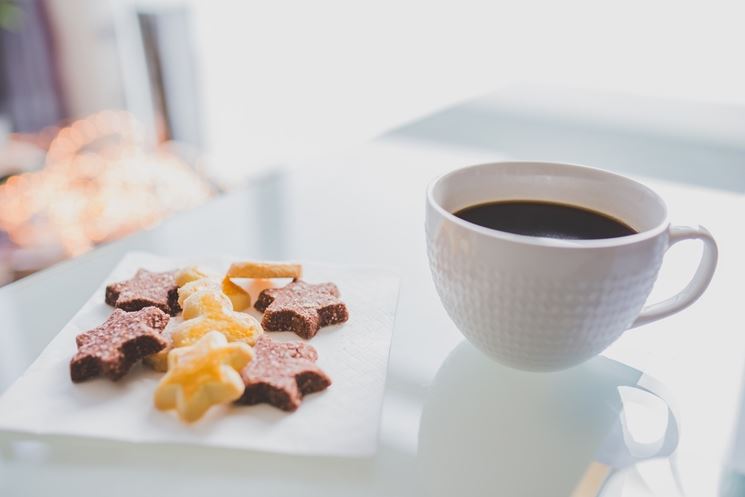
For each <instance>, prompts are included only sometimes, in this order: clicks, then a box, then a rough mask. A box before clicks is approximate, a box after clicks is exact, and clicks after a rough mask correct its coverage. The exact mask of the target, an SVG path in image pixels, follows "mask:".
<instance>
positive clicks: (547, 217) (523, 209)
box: [454, 200, 636, 240]
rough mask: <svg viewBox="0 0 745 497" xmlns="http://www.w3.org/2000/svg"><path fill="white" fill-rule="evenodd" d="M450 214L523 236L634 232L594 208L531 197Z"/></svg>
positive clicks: (582, 237)
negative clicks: (536, 199)
mask: <svg viewBox="0 0 745 497" xmlns="http://www.w3.org/2000/svg"><path fill="white" fill-rule="evenodd" d="M454 214H455V215H456V216H458V217H459V218H461V219H463V220H465V221H468V222H470V223H474V224H478V225H479V226H484V227H485V228H491V229H494V230H500V231H507V232H509V233H515V234H518V235H527V236H540V237H548V238H563V239H570V240H597V239H603V238H617V237H621V236H627V235H633V234H635V233H636V230H634V229H633V228H631V227H630V226H628V225H627V224H625V223H624V222H622V221H619V220H618V219H614V218H612V217H610V216H608V215H606V214H603V213H600V212H597V211H593V210H589V209H585V208H584V207H578V206H574V205H567V204H558V203H553V202H542V201H535V200H510V201H501V202H487V203H483V204H477V205H472V206H470V207H466V208H465V209H461V210H459V211H457V212H455V213H454Z"/></svg>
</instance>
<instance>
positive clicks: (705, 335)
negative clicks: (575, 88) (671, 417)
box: [0, 138, 745, 497]
mask: <svg viewBox="0 0 745 497" xmlns="http://www.w3.org/2000/svg"><path fill="white" fill-rule="evenodd" d="M501 158H502V157H499V156H497V155H495V154H491V153H490V154H484V153H480V152H476V151H474V150H469V149H458V148H454V147H444V146H437V145H433V144H422V143H421V142H415V141H407V140H403V139H394V138H387V139H383V140H379V141H377V142H373V143H371V144H368V145H364V146H360V147H357V148H355V149H352V150H349V151H348V152H346V153H340V154H338V155H336V156H334V157H332V158H319V159H312V160H308V161H303V162H298V163H295V164H292V166H291V167H289V168H287V170H284V171H282V172H278V173H276V174H270V175H267V176H265V177H262V178H257V179H256V180H255V181H253V182H252V183H251V184H250V185H249V186H248V187H246V188H243V189H241V190H239V191H236V192H234V193H231V194H229V195H226V196H224V197H221V198H218V199H216V200H214V201H212V202H211V203H209V204H208V205H205V206H203V207H200V208H197V209H195V210H193V211H191V212H187V213H182V214H179V215H177V216H176V217H174V218H172V219H171V220H169V221H167V222H165V223H163V224H161V225H160V226H158V227H156V228H154V229H152V230H148V231H145V232H141V233H139V234H136V235H134V236H131V237H129V238H126V239H124V240H121V241H119V242H116V243H113V244H110V245H107V246H104V247H100V248H98V249H96V250H94V251H93V252H91V253H89V254H86V255H84V256H82V257H80V258H77V259H75V260H72V261H69V262H66V263H63V264H60V265H58V266H56V267H54V268H52V269H50V270H47V271H44V272H41V273H39V274H36V275H33V276H31V277H29V278H26V279H24V280H21V281H19V282H17V283H15V284H12V285H9V286H7V287H5V288H2V289H0V315H1V316H2V317H3V320H2V325H0V392H2V391H3V390H4V389H6V388H7V387H8V386H9V384H10V383H12V382H13V380H14V379H15V378H17V377H18V376H19V375H20V374H22V372H23V371H24V369H25V368H26V367H27V366H28V365H29V364H30V363H31V361H32V360H33V359H34V358H35V357H36V356H37V355H38V354H39V352H40V351H41V350H42V348H43V347H44V346H45V344H46V343H48V342H49V340H50V339H51V338H52V337H53V336H54V335H55V334H56V333H57V332H58V331H59V330H60V329H61V328H62V326H63V325H64V324H65V323H66V321H67V320H68V319H69V318H70V317H71V316H72V315H73V314H74V312H75V311H76V310H77V308H78V307H79V306H80V305H81V304H82V303H83V302H84V301H85V300H86V299H87V298H88V296H89V295H90V293H91V292H92V291H93V289H95V288H96V287H97V286H98V284H99V283H100V282H101V280H102V278H103V277H104V276H105V275H106V274H107V273H108V272H109V271H110V270H111V268H112V267H113V266H114V265H115V264H116V262H117V261H118V260H119V259H120V258H121V256H122V255H123V254H124V253H126V252H127V251H129V250H135V249H136V250H147V251H152V252H155V253H160V254H164V255H174V256H175V255H178V256H183V255H209V254H215V253H228V254H243V255H244V256H245V257H246V258H258V259H261V258H265V259H275V260H276V259H285V258H287V259H297V260H301V261H302V260H305V261H329V262H335V263H365V264H382V265H386V266H391V267H393V268H395V269H396V270H397V271H398V272H399V274H400V275H401V277H402V286H401V294H400V301H399V306H398V314H397V319H396V325H395V330H394V336H393V345H392V348H391V355H390V364H389V373H388V380H387V386H386V394H385V399H384V406H383V417H382V425H381V433H380V446H379V450H378V453H377V455H376V456H375V457H373V458H369V459H341V458H308V457H288V456H280V455H274V454H265V453H258V452H256V453H253V452H241V451H235V450H217V449H202V448H198V447H192V446H152V445H137V444H124V443H114V442H106V441H100V440H85V439H75V438H64V437H59V438H49V437H43V438H35V437H31V436H25V435H17V434H0V495H2V496H13V497H15V496H46V495H71V496H81V497H82V496H87V495H91V496H94V495H95V496H98V495H107V496H132V495H179V496H192V495H193V496H202V495H206V494H209V495H220V496H232V495H236V496H238V495H241V496H243V495H267V496H268V495H319V496H321V495H322V496H333V495H339V496H347V495H402V496H403V495H407V496H408V495H425V494H427V493H429V494H433V495H445V494H447V493H449V494H450V495H452V491H453V489H460V492H459V493H460V494H461V495H508V494H511V495H520V494H521V493H520V492H519V490H518V491H517V493H516V492H515V489H538V488H548V489H551V488H559V487H560V486H561V485H569V484H571V481H570V480H572V479H573V478H576V471H577V470H578V468H579V470H581V468H583V467H584V466H586V465H587V464H589V463H590V462H591V459H592V458H591V457H588V452H587V450H584V449H585V448H589V449H592V448H593V447H595V446H597V445H598V444H599V441H600V440H601V439H602V433H601V431H598V428H597V426H596V425H597V423H595V422H596V421H598V419H599V417H600V418H602V417H603V416H604V415H603V416H599V417H598V416H592V415H590V416H587V415H585V413H584V412H583V411H582V406H585V407H587V406H588V405H591V404H592V403H593V402H596V403H600V404H602V403H607V402H610V401H609V399H610V398H611V397H612V396H613V395H614V394H615V384H614V382H615V381H616V379H617V378H616V376H614V374H615V373H612V372H610V370H606V369H604V368H605V363H603V362H598V361H606V359H599V360H598V361H594V362H591V363H590V364H589V365H584V366H581V367H580V368H579V369H576V370H573V371H570V372H568V373H564V374H563V376H561V375H560V376H557V377H555V382H556V383H555V384H557V385H569V386H571V387H572V389H573V390H572V391H577V392H587V394H586V395H584V397H578V399H580V400H579V401H577V402H573V403H572V405H571V408H573V409H575V412H574V414H573V415H572V416H576V419H585V420H586V424H585V428H586V429H585V430H583V429H581V427H580V428H578V427H577V426H575V425H576V423H574V424H572V423H568V424H567V423H565V424H562V423H563V421H556V420H555V419H554V418H555V416H554V415H555V414H556V413H555V412H544V409H543V408H541V407H540V406H541V405H543V404H541V403H540V402H539V400H540V395H538V396H537V397H536V395H537V394H536V392H537V391H538V392H540V391H542V390H540V388H539V389H538V390H535V388H537V387H536V385H538V386H540V385H548V384H551V381H554V380H550V381H549V378H551V376H550V375H535V374H526V373H516V372H513V371H508V370H505V369H504V368H501V367H499V366H497V365H495V364H492V363H491V362H490V361H489V359H486V358H485V357H484V356H481V355H480V354H479V353H478V352H476V351H475V349H473V348H471V347H470V345H468V344H467V343H462V341H463V339H462V337H461V335H460V334H459V332H458V331H457V329H456V328H455V326H454V325H453V324H452V322H451V321H450V320H449V319H448V317H447V315H446V313H445V311H444V310H443V309H442V307H441V306H440V304H439V300H438V298H437V295H436V293H435V290H434V287H433V285H432V282H431V279H430V275H429V271H428V267H427V259H426V254H425V247H424V233H423V214H424V188H425V185H426V184H427V183H428V182H429V181H430V180H431V179H432V178H433V177H435V176H436V175H437V174H439V173H441V172H443V171H446V170H448V169H452V168H455V167H459V166H463V165H467V164H470V163H477V162H484V161H491V160H499V159H501ZM644 181H645V182H647V183H648V184H649V185H651V186H652V187H653V188H655V189H656V190H657V191H658V192H659V193H660V194H661V195H662V196H663V197H664V198H665V199H666V201H667V202H668V205H669V208H670V211H671V217H672V219H673V221H674V222H675V223H680V224H702V225H705V226H706V227H708V228H709V229H710V230H711V231H712V233H713V234H714V236H715V237H716V238H717V240H718V242H719V246H720V257H721V258H720V266H719V269H718V272H717V274H716V276H715V278H714V281H713V283H712V285H711V287H710V289H709V291H708V292H707V293H706V294H705V295H704V296H703V298H702V299H701V300H700V301H699V302H697V303H696V304H695V305H694V306H692V307H691V308H689V309H688V310H686V311H684V312H682V313H680V314H678V315H675V316H673V317H670V318H668V319H665V320H663V321H660V322H657V323H654V324H651V325H648V326H645V327H643V328H641V329H638V330H634V331H630V332H628V333H627V334H625V335H624V336H623V337H622V338H621V339H620V340H619V341H618V342H617V343H616V344H614V345H613V346H611V348H610V349H608V350H607V351H606V352H605V356H607V357H609V358H612V359H615V360H617V361H620V362H622V363H625V364H628V365H629V366H631V367H633V368H637V369H639V370H642V371H644V372H645V373H648V374H650V375H652V376H654V377H656V378H657V379H658V380H660V381H661V382H662V383H663V384H664V385H665V386H666V387H667V389H668V390H669V391H670V392H671V394H672V396H673V398H674V401H675V409H676V412H677V415H678V419H679V422H680V427H681V433H680V445H679V448H678V450H677V453H676V455H675V457H676V461H677V467H678V470H679V473H680V478H681V480H682V485H683V489H684V490H685V493H686V494H687V495H715V494H716V492H717V485H718V481H719V476H720V472H721V469H722V465H723V464H724V460H725V458H726V454H727V444H728V442H729V440H730V439H731V434H732V425H733V423H734V418H735V414H736V412H735V411H736V406H737V405H738V402H737V400H738V399H737V398H738V392H739V386H740V380H741V378H742V374H741V373H742V370H743V367H744V366H745V354H744V352H745V334H744V333H742V327H743V325H742V322H741V319H742V318H741V316H742V311H741V307H740V306H741V305H742V303H741V302H742V298H741V294H742V275H743V274H745V272H744V271H743V269H745V261H743V257H742V254H745V235H743V233H742V228H741V225H742V223H741V220H740V219H739V217H740V215H741V213H742V212H745V197H743V196H741V195H738V194H734V193H723V192H721V191H716V190H707V189H700V188H695V187H690V186H682V185H674V184H671V183H664V182H661V181H659V180H655V181H651V180H644ZM680 245H682V246H680V247H676V248H675V249H674V250H672V251H671V252H670V253H669V254H668V257H667V259H666V262H665V266H664V267H663V270H662V272H661V275H660V281H659V284H658V286H657V287H656V289H655V292H654V294H653V297H652V299H655V298H660V296H663V295H667V294H670V293H673V292H674V291H675V290H677V289H679V288H681V287H682V286H683V285H684V284H685V282H686V280H687V278H689V277H690V275H691V274H692V271H693V268H694V267H695V265H696V262H697V255H698V252H697V250H698V247H696V246H695V244H694V243H691V244H690V246H688V245H685V244H680ZM683 245H685V246H683ZM608 362H610V361H608ZM556 378H558V379H556ZM593 388H594V390H593ZM531 389H533V390H531ZM526 392H528V393H526ZM530 392H532V393H530ZM531 395H532V397H531ZM526 398H531V399H533V400H535V399H538V400H535V402H533V403H531V404H530V407H526V402H527V401H525V400H524V399H526ZM562 405H563V404H562ZM554 407H556V406H554ZM564 407H566V405H565V406H564ZM557 409H559V408H557ZM559 410H560V409H559ZM567 412H572V411H571V409H569V410H568V411H567ZM295 415H302V410H301V411H299V412H298V413H296V414H295ZM547 420H551V421H547ZM593 423H595V424H593ZM600 424H601V425H602V423H600ZM598 426H600V425H598ZM536 434H540V436H539V437H537V435H536ZM589 449H588V450H589ZM590 453H591V450H590ZM668 467H669V461H658V462H654V461H653V462H649V463H643V464H642V465H640V467H639V468H637V469H638V473H635V476H634V478H627V479H628V482H627V483H626V484H623V485H621V486H619V487H618V490H617V492H616V494H621V495H646V494H645V492H649V490H646V491H645V490H643V487H644V486H643V485H641V484H639V481H641V480H640V479H645V478H646V479H647V480H649V481H647V483H646V485H647V487H648V489H651V491H655V485H658V484H659V485H662V483H660V482H657V481H656V480H660V481H661V480H663V479H664V476H659V475H662V474H663V473H664V470H665V468H668ZM495 475H502V476H500V477H499V478H497V477H495ZM645 475H646V476H645ZM658 476H659V477H658ZM619 478H620V477H619ZM520 482H522V484H521V483H520ZM634 482H636V483H634ZM541 486H542V487H541ZM446 489H447V492H445V490H446ZM537 492H539V490H534V491H533V493H531V492H527V491H526V493H524V494H525V495H538V493H537ZM543 495H546V494H545V493H544V494H543Z"/></svg>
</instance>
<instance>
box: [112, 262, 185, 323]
mask: <svg viewBox="0 0 745 497" xmlns="http://www.w3.org/2000/svg"><path fill="white" fill-rule="evenodd" d="M106 303H107V304H109V305H111V306H114V307H117V308H119V309H123V310H125V311H130V312H131V311H137V310H140V309H142V308H144V307H157V308H158V309H160V310H161V311H163V312H166V313H168V314H170V315H171V316H175V315H176V314H178V313H179V311H180V310H181V307H180V306H179V305H178V285H176V277H175V276H174V273H173V272H171V271H169V272H165V273H154V272H152V271H147V270H145V269H140V270H139V271H137V273H136V274H135V275H134V277H133V278H131V279H128V280H126V281H120V282H118V283H112V284H110V285H109V286H107V287H106Z"/></svg>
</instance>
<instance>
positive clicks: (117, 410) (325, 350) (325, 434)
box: [0, 252, 399, 456]
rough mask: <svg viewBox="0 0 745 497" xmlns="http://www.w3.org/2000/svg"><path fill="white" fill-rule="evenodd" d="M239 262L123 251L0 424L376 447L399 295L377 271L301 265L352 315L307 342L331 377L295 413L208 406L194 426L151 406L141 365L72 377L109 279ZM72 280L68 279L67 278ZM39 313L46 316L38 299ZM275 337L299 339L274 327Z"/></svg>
mask: <svg viewBox="0 0 745 497" xmlns="http://www.w3.org/2000/svg"><path fill="white" fill-rule="evenodd" d="M236 260H238V259H235V258H232V259H231V258H226V257H221V258H215V259H210V260H188V261H187V260H175V259H166V258H162V257H158V256H154V255H151V254H146V253H140V252H135V253H130V254H128V255H127V256H126V257H125V258H124V259H123V260H122V261H121V262H120V263H119V265H118V266H117V267H116V268H115V269H114V271H113V272H112V273H111V274H110V275H109V277H108V278H106V281H105V282H104V283H103V284H102V285H101V287H100V288H99V289H98V290H97V291H96V293H95V294H94V295H93V296H91V298H90V299H89V300H88V302H86V303H85V305H83V307H82V308H81V309H80V311H78V313H77V314H76V315H75V317H73V318H72V320H71V321H70V322H69V323H68V324H67V325H66V326H65V327H64V328H63V329H62V331H61V332H60V333H59V334H58V335H57V337H55V339H54V340H52V342H51V343H50V344H49V345H48V346H47V347H46V348H45V349H44V351H43V352H42V353H41V355H40V356H39V357H38V358H37V359H36V361H35V362H34V363H33V364H32V365H31V366H30V367H29V369H28V370H27V371H26V372H25V373H24V374H23V376H21V377H20V378H19V379H18V380H17V381H16V382H15V383H14V384H13V386H11V388H10V389H8V391H7V392H6V393H5V394H4V395H3V397H2V398H0V430H6V431H15V432H28V433H35V434H62V435H77V436H84V437H97V438H106V439H113V440H125V441H130V442H158V443H162V442H167V443H188V444H201V445H210V446H222V447H233V448H241V449H257V450H263V451H271V452H280V453H287V454H320V455H336V456H369V455H372V454H373V453H374V452H375V450H376V447H377V439H378V428H379V424H380V413H381V404H382V399H383V389H384V385H385V376H386V369H387V363H388V351H389V348H390V343H391V333H392V330H393V320H394V314H395V311H396V302H397V299H398V286H399V280H398V278H397V277H395V276H391V275H389V274H386V273H385V272H383V271H381V270H380V269H379V268H365V267H342V266H333V265H320V264H304V268H303V269H304V274H303V279H304V280H306V281H309V282H318V283H320V282H325V281H331V282H334V283H336V284H337V286H338V287H339V289H340V291H341V296H342V299H343V300H344V302H345V303H346V304H347V306H348V308H349V314H350V318H349V321H348V322H346V323H344V324H341V325H336V326H331V327H327V328H321V330H320V331H319V333H318V334H317V335H316V336H315V337H314V338H313V339H311V340H310V341H309V343H310V344H311V345H312V346H313V347H315V348H316V349H317V350H318V355H319V359H318V365H319V366H320V367H321V368H322V369H323V370H324V371H325V372H326V373H327V374H328V375H329V376H330V377H331V379H332V382H333V384H332V385H331V387H329V388H328V389H327V390H325V391H323V392H320V393H316V394H312V395H309V396H307V397H306V398H305V399H304V401H303V403H302V405H301V406H300V408H299V409H298V410H297V411H296V412H294V413H285V412H283V411H280V410H279V409H276V408H274V407H271V406H268V405H257V406H219V407H213V408H212V409H211V410H210V411H209V412H208V413H207V415H206V416H205V417H204V418H202V419H201V420H200V421H198V422H197V423H194V424H192V425H187V424H184V423H182V422H181V421H180V420H179V419H178V418H177V417H176V415H175V413H173V412H161V411H158V410H156V409H155V408H154V406H153V392H154V390H155V386H156V384H157V382H158V381H159V379H160V377H161V376H162V375H161V374H160V373H156V372H153V371H150V370H149V369H147V368H146V367H144V366H142V365H137V366H135V367H133V368H132V370H130V372H129V373H128V374H127V375H126V376H125V377H124V378H123V379H122V380H120V381H118V382H111V381H109V380H107V379H95V380H90V381H88V382H85V383H81V384H73V383H72V381H71V380H70V373H69V363H70V359H71V357H72V356H73V354H74V353H75V350H76V347H75V336H76V335H77V334H79V333H81V332H83V331H86V330H88V329H91V328H93V327H95V326H97V325H99V324H100V323H102V322H103V321H104V320H105V319H106V318H107V317H108V315H109V314H110V313H111V311H112V309H111V307H109V306H107V305H106V304H105V303H104V289H105V287H106V285H107V284H108V283H111V282H114V281H119V280H124V279H128V278H130V277H131V276H132V275H134V273H135V271H136V270H137V269H139V268H145V269H149V270H154V271H164V270H169V269H175V268H178V267H182V266H184V265H188V264H198V265H200V266H204V267H206V268H212V269H214V270H216V271H220V272H224V271H225V270H226V268H227V266H228V264H229V263H230V262H231V261H236ZM70 284H74V282H70ZM39 312H44V309H43V303H40V308H39ZM270 336H271V337H272V338H274V339H276V340H281V341H287V340H300V338H299V337H297V336H296V335H294V334H293V333H270Z"/></svg>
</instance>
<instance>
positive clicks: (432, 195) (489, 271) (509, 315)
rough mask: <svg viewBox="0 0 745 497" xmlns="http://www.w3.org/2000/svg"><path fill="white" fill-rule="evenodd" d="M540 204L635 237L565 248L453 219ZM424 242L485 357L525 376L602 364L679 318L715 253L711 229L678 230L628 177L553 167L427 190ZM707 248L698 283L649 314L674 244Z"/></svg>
mask: <svg viewBox="0 0 745 497" xmlns="http://www.w3.org/2000/svg"><path fill="white" fill-rule="evenodd" d="M508 200H537V201H547V202H557V203H562V204H570V205H577V206H580V207H584V208H587V209H591V210H595V211H599V212H603V213H605V214H607V215H610V216H612V217H614V218H617V219H621V220H623V221H624V222H625V223H626V224H628V225H629V226H631V227H632V228H634V229H635V231H637V233H636V234H633V235H629V236H624V237H618V238H609V239H601V240H565V239H554V238H542V237H532V236H525V235H517V234H512V233H507V232H503V231H498V230H493V229H489V228H484V227H482V226H479V225H476V224H472V223H470V222H467V221H464V220H462V219H460V218H458V217H456V216H455V215H454V214H453V213H454V212H457V211H458V210H460V209H463V208H465V207H468V206H472V205H475V204H480V203H485V202H493V201H508ZM425 229H426V240H427V253H428V256H429V263H430V269H431V272H432V277H433V279H434V283H435V287H436V288H437V292H438V293H439V295H440V299H441V300H442V303H443V305H444V307H445V309H446V310H447V312H448V314H449V315H450V317H451V319H452V320H453V321H454V322H455V324H456V326H457V327H458V329H459V330H460V331H461V332H462V333H463V335H465V337H466V338H467V339H468V340H469V341H470V342H471V343H473V344H474V345H475V346H476V347H477V348H478V349H480V350H481V351H482V352H484V353H486V354H487V355H489V356H491V357H492V358H494V359H496V360H497V361H499V362H501V363H503V364H506V365H508V366H512V367H515V368H519V369H526V370H534V371H552V370H559V369H564V368H567V367H570V366H574V365H576V364H579V363H581V362H583V361H585V360H587V359H589V358H591V357H593V356H595V355H596V354H598V353H600V352H601V351H602V350H604V349H605V348H606V347H608V346H609V345H610V344H611V343H612V342H614V341H615V340H616V339H617V338H618V337H619V336H620V335H621V334H622V333H623V332H624V331H626V330H627V329H629V328H633V327H636V326H640V325H642V324H645V323H649V322H651V321H655V320H657V319H661V318H664V317H666V316H669V315H671V314H673V313H676V312H678V311H680V310H682V309H684V308H686V307H687V306H689V305H690V304H692V303H693V302H694V301H695V300H696V299H698V298H699V297H700V296H701V294H703V292H704V291H705V290H706V288H707V286H708V285H709V282H710V281H711V278H712V276H713V274H714V270H715V268H716V263H717V253H718V252H717V245H716V242H715V241H714V239H713V238H712V236H711V234H710V233H709V232H708V231H707V230H706V229H705V228H703V227H700V226H699V227H679V226H670V222H669V221H668V213H667V207H666V205H665V203H664V201H663V200H662V198H661V197H660V196H659V195H657V194H656V193H655V192H654V191H652V190H651V189H650V188H648V187H646V186H645V185H643V184H641V183H638V182H636V181H633V180H631V179H629V178H626V177H624V176H620V175H617V174H613V173H610V172H607V171H602V170H599V169H594V168H590V167H584V166H576V165H569V164H560V163H549V162H495V163H490V164H481V165H477V166H471V167H466V168H462V169H458V170H455V171H453V172H450V173H448V174H446V175H444V176H442V177H440V178H439V179H437V180H435V181H434V182H433V183H432V184H431V185H430V186H429V188H428V190H427V204H426V224H425ZM690 239H695V240H701V241H702V242H703V244H704V251H703V254H702V257H701V261H700V262H699V266H698V269H697V271H696V273H695V275H694V276H693V279H692V280H691V282H690V283H689V284H688V285H687V286H686V287H685V288H684V289H683V290H682V291H681V292H680V293H678V294H677V295H675V296H674V297H671V298H669V299H667V300H665V301H663V302H660V303H657V304H653V305H648V306H646V307H643V306H644V304H645V302H646V300H647V297H648V296H649V294H650V292H651V291H652V286H653V285H654V282H655V280H656V278H657V274H658V272H659V270H660V266H661V265H662V259H663V256H664V254H665V252H666V251H667V249H668V248H670V247H671V246H672V245H674V244H675V243H678V242H680V241H683V240H690Z"/></svg>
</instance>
